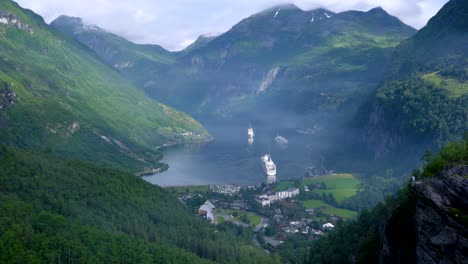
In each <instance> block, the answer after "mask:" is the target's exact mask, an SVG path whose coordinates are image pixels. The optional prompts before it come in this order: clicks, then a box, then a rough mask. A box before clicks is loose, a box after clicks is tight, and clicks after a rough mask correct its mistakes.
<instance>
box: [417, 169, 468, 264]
mask: <svg viewBox="0 0 468 264" xmlns="http://www.w3.org/2000/svg"><path fill="white" fill-rule="evenodd" d="M441 176H442V177H440V178H433V179H429V180H426V181H423V182H421V183H416V184H415V185H414V187H413V188H412V190H413V191H414V193H415V194H416V197H417V202H416V215H415V226H416V234H417V244H416V258H417V260H418V263H426V264H431V263H434V264H435V263H468V255H467V253H468V230H467V228H466V226H464V225H463V223H460V221H459V218H462V217H463V215H466V213H467V212H468V196H467V194H468V178H467V177H468V166H460V167H456V168H453V169H449V170H446V171H444V172H443V173H442V175H441ZM455 212H458V213H455Z"/></svg>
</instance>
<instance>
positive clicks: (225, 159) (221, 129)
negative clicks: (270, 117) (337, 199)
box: [145, 123, 321, 186]
mask: <svg viewBox="0 0 468 264" xmlns="http://www.w3.org/2000/svg"><path fill="white" fill-rule="evenodd" d="M252 126H253V128H254V130H255V138H254V142H253V143H252V144H249V142H248V138H247V128H248V127H249V123H244V124H232V123H230V124H223V125H218V126H211V127H210V126H208V127H207V128H208V130H209V131H210V133H211V134H212V135H213V136H214V137H215V139H214V140H213V141H211V142H208V143H203V144H195V145H193V144H192V145H183V146H176V147H172V148H169V149H167V150H166V151H165V152H164V159H163V162H165V163H168V164H169V170H167V171H165V172H162V173H158V174H155V175H152V176H148V177H145V179H146V180H147V181H148V182H151V183H153V184H157V185H161V186H184V185H207V184H237V185H252V184H261V183H263V182H265V183H266V182H267V181H268V178H267V176H266V174H265V173H264V172H263V169H262V166H261V162H260V157H261V156H262V155H265V154H266V153H270V154H271V156H272V158H273V160H274V162H275V163H276V166H277V175H276V179H277V180H285V179H294V178H300V177H302V176H303V175H304V173H305V172H306V170H307V167H309V166H313V165H316V164H314V160H317V159H318V158H319V157H320V156H319V155H320V153H319V152H320V151H319V149H320V148H321V146H320V145H319V144H317V143H306V142H319V141H318V140H314V135H302V134H299V133H298V132H297V131H296V130H297V128H277V127H274V126H271V125H258V124H257V125H256V124H252ZM278 133H279V134H280V135H281V136H284V137H286V138H287V139H288V140H289V144H288V146H287V148H285V147H281V146H278V145H277V144H276V143H275V141H274V137H275V136H276V135H277V134H278ZM271 180H272V179H271V178H270V181H271Z"/></svg>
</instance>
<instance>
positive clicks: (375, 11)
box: [367, 6, 388, 15]
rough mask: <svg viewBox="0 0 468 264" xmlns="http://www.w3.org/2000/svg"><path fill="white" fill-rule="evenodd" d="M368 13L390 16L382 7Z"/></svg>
mask: <svg viewBox="0 0 468 264" xmlns="http://www.w3.org/2000/svg"><path fill="white" fill-rule="evenodd" d="M367 13H371V14H372V13H373V14H385V15H388V13H387V11H385V10H384V9H383V8H382V7H381V6H377V7H374V8H372V9H370V10H369V11H367Z"/></svg>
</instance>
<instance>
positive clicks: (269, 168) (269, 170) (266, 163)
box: [261, 154, 276, 176]
mask: <svg viewBox="0 0 468 264" xmlns="http://www.w3.org/2000/svg"><path fill="white" fill-rule="evenodd" d="M261 159H262V167H263V170H264V171H265V173H266V174H267V175H268V176H274V175H276V165H275V163H274V162H273V160H272V159H271V157H270V155H268V154H266V155H265V156H262V158H261Z"/></svg>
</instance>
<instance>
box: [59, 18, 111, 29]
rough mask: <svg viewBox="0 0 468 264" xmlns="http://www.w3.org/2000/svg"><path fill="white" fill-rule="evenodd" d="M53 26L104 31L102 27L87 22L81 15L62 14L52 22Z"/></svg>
mask: <svg viewBox="0 0 468 264" xmlns="http://www.w3.org/2000/svg"><path fill="white" fill-rule="evenodd" d="M51 25H52V26H62V27H63V26H65V27H68V28H72V29H73V30H96V31H103V29H101V28H100V27H98V26H96V25H93V24H88V23H86V22H85V21H84V20H83V19H82V18H81V17H72V16H66V15H61V16H59V17H58V18H56V19H55V20H54V21H52V23H51Z"/></svg>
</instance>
